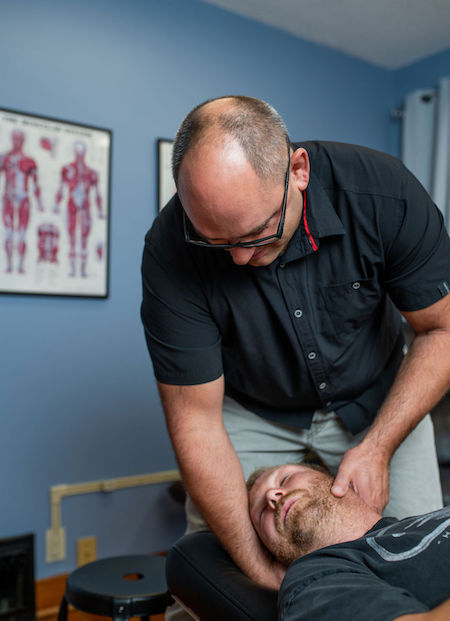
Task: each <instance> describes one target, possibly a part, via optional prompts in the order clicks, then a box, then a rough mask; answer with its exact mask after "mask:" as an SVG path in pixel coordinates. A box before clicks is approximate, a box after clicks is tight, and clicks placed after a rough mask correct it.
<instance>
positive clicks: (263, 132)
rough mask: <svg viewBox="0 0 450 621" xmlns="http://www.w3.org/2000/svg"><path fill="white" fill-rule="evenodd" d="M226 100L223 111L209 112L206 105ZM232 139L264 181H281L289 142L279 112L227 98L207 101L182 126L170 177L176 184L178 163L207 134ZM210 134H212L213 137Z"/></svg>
mask: <svg viewBox="0 0 450 621" xmlns="http://www.w3.org/2000/svg"><path fill="white" fill-rule="evenodd" d="M221 99H229V100H230V106H228V107H227V109H225V110H221V111H220V112H218V111H211V110H208V108H207V107H206V106H207V104H209V103H211V102H213V101H218V100H221ZM210 131H213V132H215V134H214V135H215V136H217V135H220V134H222V135H224V136H230V137H231V138H233V139H235V140H236V141H237V142H238V143H239V144H240V146H241V147H242V149H243V151H244V153H245V156H246V158H247V160H248V162H249V163H250V164H251V166H252V167H253V169H254V170H255V172H256V174H257V175H258V176H259V177H260V178H261V179H263V180H270V179H273V180H274V181H278V180H282V179H283V178H284V175H285V171H286V164H287V159H286V157H287V153H286V150H287V149H288V148H289V145H290V141H289V135H288V131H287V128H286V125H285V123H284V121H283V119H282V118H281V117H280V115H279V114H278V112H277V111H276V110H275V109H274V108H273V107H272V106H271V105H269V104H268V103H266V102H265V101H262V100H261V99H255V98H254V97H247V96H245V95H230V96H226V97H218V98H216V99H209V100H208V101H205V102H203V103H202V104H200V105H198V106H196V107H195V108H194V109H193V110H191V112H189V114H188V115H187V116H186V118H185V119H184V121H183V122H182V123H181V125H180V128H179V129H178V132H177V134H176V137H175V141H174V145H173V151H172V174H173V178H174V180H175V183H177V182H178V176H179V172H180V166H181V163H182V161H183V159H184V157H185V156H186V154H187V153H188V151H189V150H190V149H192V147H194V146H195V145H197V144H198V143H199V142H200V140H202V139H203V138H206V139H208V133H209V132H210ZM212 135H213V134H211V136H212Z"/></svg>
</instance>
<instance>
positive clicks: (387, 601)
mask: <svg viewBox="0 0 450 621" xmlns="http://www.w3.org/2000/svg"><path fill="white" fill-rule="evenodd" d="M449 597H450V507H444V508H443V509H440V510H439V511H435V512H433V513H427V514H425V515H422V516H418V517H412V518H406V519H404V520H400V521H398V520H396V519H394V518H383V519H382V520H380V521H379V522H378V523H377V524H375V526H374V527H373V528H372V529H371V530H369V531H368V532H367V533H366V535H365V536H364V537H361V538H360V539H356V540H355V541H350V542H347V543H341V544H338V545H334V546H329V547H327V548H322V549H321V550H317V551H316V552H312V553H311V554H307V555H306V556H303V557H301V558H299V559H297V560H296V561H294V562H293V563H292V565H291V566H290V567H289V568H288V571H287V573H286V576H285V579H284V581H283V584H282V585H281V589H280V593H279V597H278V611H279V619H280V620H281V621H318V620H320V621H342V620H343V619H350V620H351V621H391V620H392V619H396V618H397V617H399V616H401V615H406V614H412V613H418V612H426V611H427V610H429V609H431V608H434V607H435V606H437V605H438V604H440V603H442V602H443V601H444V600H446V599H448V598H449Z"/></svg>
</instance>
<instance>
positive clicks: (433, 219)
mask: <svg viewBox="0 0 450 621" xmlns="http://www.w3.org/2000/svg"><path fill="white" fill-rule="evenodd" d="M173 172H174V178H175V182H176V185H177V190H178V193H177V195H176V196H175V197H174V198H173V199H172V200H171V201H170V202H169V204H168V205H167V206H166V207H165V208H164V209H163V211H162V213H161V214H160V215H159V217H158V218H157V219H156V220H155V222H154V225H153V227H152V229H151V231H150V232H149V233H148V235H147V238H146V246H145V251H144V258H143V291H144V293H143V303H142V318H143V322H144V326H145V331H146V338H147V343H148V347H149V351H150V354H151V356H152V361H153V365H154V369H155V375H156V379H157V380H158V388H159V391H160V395H161V399H162V403H163V407H164V410H165V414H166V419H167V425H168V429H169V433H170V436H171V439H172V443H173V445H174V448H175V451H176V454H177V459H178V462H179V465H180V469H181V472H182V476H183V479H184V482H185V485H186V487H187V490H188V492H189V494H190V497H191V498H192V499H193V501H194V502H195V504H196V505H197V507H198V508H199V510H200V513H201V514H202V516H203V518H204V519H205V520H206V521H207V523H208V524H209V525H210V527H211V528H212V529H213V530H214V531H215V533H216V534H217V535H218V537H219V538H220V539H221V540H222V542H223V543H224V545H225V547H226V548H227V549H228V551H229V552H230V554H231V556H232V557H233V559H234V560H235V561H236V563H237V564H238V565H239V566H240V567H241V568H242V569H243V570H244V572H245V573H247V574H248V575H249V576H250V577H252V578H254V579H255V580H257V581H258V582H259V583H261V584H265V585H267V586H273V587H277V586H278V585H279V583H280V581H281V578H282V576H283V575H284V569H283V568H282V567H281V566H280V565H273V564H272V563H271V559H270V558H269V557H268V556H267V553H266V551H265V550H264V548H263V547H262V546H261V545H260V543H259V540H258V538H257V536H256V534H255V532H254V530H253V528H252V525H251V522H250V520H249V517H248V515H247V513H246V511H245V504H246V498H247V496H246V489H245V479H244V476H248V475H249V474H250V472H251V471H252V470H254V468H255V467H257V466H259V465H262V464H267V465H274V464H278V463H280V461H285V462H289V461H292V460H293V459H295V460H296V461H300V460H301V459H302V457H303V456H304V455H305V454H306V453H307V452H308V451H309V450H310V449H312V450H314V451H315V452H316V453H317V454H318V455H319V456H320V457H321V458H322V460H323V461H324V462H325V463H326V464H327V466H328V467H329V468H330V470H331V471H332V472H333V473H335V474H336V480H335V484H334V486H333V490H332V491H333V494H335V495H336V496H337V497H341V496H345V494H346V493H347V490H348V489H349V487H353V489H355V490H357V492H358V493H359V494H360V496H361V497H362V498H363V499H364V500H365V501H366V502H367V503H368V504H369V505H371V506H373V507H375V508H376V509H377V510H378V511H379V512H381V511H382V510H383V509H384V507H385V506H386V504H387V503H388V500H389V486H390V491H391V498H390V506H389V509H390V510H392V512H393V513H394V514H396V515H399V516H402V515H411V514H416V513H422V512H424V511H427V510H431V509H436V508H438V507H440V506H441V502H442V500H441V496H440V488H439V475H438V470H437V466H436V456H435V452H434V447H433V436H432V429H431V423H430V421H429V417H426V413H427V412H428V411H429V410H430V409H431V408H432V407H433V405H434V404H435V403H436V402H437V401H438V400H439V399H440V398H441V396H442V395H443V394H444V393H445V391H446V390H447V389H448V387H449V379H450V357H449V356H448V351H449V349H450V303H449V302H450V296H449V295H447V294H448V293H449V291H450V287H449V282H450V274H449V266H450V258H449V257H450V251H449V249H450V242H449V239H448V236H447V233H446V231H445V228H444V226H443V222H442V216H441V215H440V213H439V211H438V210H437V208H436V207H435V206H434V205H433V203H432V201H431V200H430V198H429V197H428V195H427V194H426V192H425V191H424V190H423V188H422V187H421V186H420V184H419V183H418V182H417V180H416V179H415V178H414V177H413V176H412V175H411V174H410V173H409V172H408V171H407V170H406V169H405V168H404V166H403V165H402V164H401V162H399V161H398V160H396V159H394V158H392V157H389V156H387V155H384V154H382V153H378V152H375V151H372V150H370V149H366V148H363V147H354V146H351V145H343V144H336V143H324V142H305V143H301V144H294V145H293V144H291V143H290V142H289V139H288V136H287V131H286V128H285V126H284V124H283V122H282V120H281V119H280V117H279V116H278V115H277V113H276V112H275V111H274V110H273V109H272V108H270V106H268V105H267V104H265V103H264V102H261V101H259V100H255V99H251V98H246V97H227V98H221V99H218V100H213V101H211V102H208V103H206V104H203V105H201V106H199V107H198V108H196V109H194V111H192V112H191V113H190V114H189V115H188V116H187V117H186V119H185V120H184V121H183V123H182V125H181V127H180V130H179V132H178V134H177V138H176V140H175V144H174V157H173ZM397 309H399V310H400V311H401V313H402V314H403V316H404V317H405V318H406V319H407V320H408V321H409V322H410V324H411V326H412V327H413V329H414V331H415V333H416V336H415V339H414V340H413V343H412V345H411V347H410V350H409V353H408V354H407V356H406V357H405V358H404V359H403V340H402V332H401V322H400V319H401V317H400V314H399V312H398V310H397ZM424 417H425V418H424ZM243 474H244V476H243ZM224 480H226V482H227V483H226V485H225V486H224ZM412 485H415V486H416V488H417V489H420V492H418V493H417V494H415V495H411V494H410V493H409V490H410V488H411V486H412ZM217 490H220V493H218V491H217ZM188 500H189V499H188ZM189 502H190V501H189ZM392 503H396V504H394V505H393V504H392ZM189 516H190V517H189V519H190V527H189V528H190V529H194V528H199V527H200V526H201V522H200V521H199V520H200V518H199V517H197V518H196V517H195V515H194V510H193V509H192V507H191V508H190V514H189ZM196 520H197V521H196Z"/></svg>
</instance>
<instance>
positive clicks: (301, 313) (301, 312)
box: [294, 308, 303, 319]
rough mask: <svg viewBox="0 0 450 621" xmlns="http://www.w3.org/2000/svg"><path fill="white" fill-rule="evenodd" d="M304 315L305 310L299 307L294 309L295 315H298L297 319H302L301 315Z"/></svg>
mask: <svg viewBox="0 0 450 621" xmlns="http://www.w3.org/2000/svg"><path fill="white" fill-rule="evenodd" d="M302 315H303V311H301V310H300V309H299V308H297V309H296V310H295V311H294V317H296V318H297V319H300V317H301V316H302Z"/></svg>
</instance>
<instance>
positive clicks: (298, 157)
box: [291, 147, 310, 192]
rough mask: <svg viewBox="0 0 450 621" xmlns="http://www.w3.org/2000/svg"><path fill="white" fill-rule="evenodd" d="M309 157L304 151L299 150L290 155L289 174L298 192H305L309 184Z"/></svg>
mask: <svg viewBox="0 0 450 621" xmlns="http://www.w3.org/2000/svg"><path fill="white" fill-rule="evenodd" d="M309 171H310V168H309V157H308V153H307V152H306V150H305V149H303V148H301V147H300V148H299V149H297V150H296V151H294V152H293V153H292V155H291V174H292V176H293V178H294V179H295V183H296V185H297V187H298V189H299V190H300V191H302V192H303V191H304V190H306V188H307V186H308V183H309Z"/></svg>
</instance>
